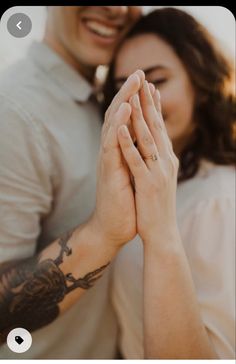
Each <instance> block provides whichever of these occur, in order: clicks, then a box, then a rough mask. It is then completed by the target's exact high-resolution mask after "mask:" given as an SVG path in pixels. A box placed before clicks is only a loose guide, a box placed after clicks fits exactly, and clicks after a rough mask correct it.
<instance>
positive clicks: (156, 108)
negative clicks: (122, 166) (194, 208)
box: [118, 81, 178, 243]
mask: <svg viewBox="0 0 236 364" xmlns="http://www.w3.org/2000/svg"><path fill="white" fill-rule="evenodd" d="M130 105H131V107H132V112H131V120H132V125H133V129H134V132H135V134H136V138H137V144H138V148H136V147H135V145H134V144H133V141H132V138H131V136H130V133H129V130H128V128H127V126H126V125H122V126H120V127H119V129H118V140H119V144H120V147H121V150H122V153H123V156H124V158H125V160H126V162H127V164H128V167H129V169H130V171H131V173H132V175H133V177H134V184H135V205H136V214H137V231H138V233H139V235H140V236H141V238H142V240H143V242H144V243H145V242H146V241H149V240H150V239H151V240H153V238H154V237H155V236H157V234H158V236H159V237H160V235H162V234H164V235H163V236H165V239H166V237H167V236H168V235H166V234H171V232H172V231H174V232H176V225H177V224H176V186H177V172H178V159H177V157H176V156H175V154H174V152H173V149H172V144H171V142H170V140H169V137H168V135H167V132H166V128H165V124H164V122H163V119H162V115H161V107H160V94H159V92H158V91H156V90H155V89H154V87H153V85H149V84H148V82H147V81H145V82H144V84H143V87H142V88H141V90H140V92H139V94H138V93H136V94H135V95H134V96H132V97H131V99H130ZM158 240H160V239H158Z"/></svg>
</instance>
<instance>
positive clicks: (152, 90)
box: [148, 83, 156, 96]
mask: <svg viewBox="0 0 236 364" xmlns="http://www.w3.org/2000/svg"><path fill="white" fill-rule="evenodd" d="M148 86H149V90H150V92H151V95H152V96H153V95H154V92H155V90H156V89H155V86H154V85H153V83H149V84H148Z"/></svg>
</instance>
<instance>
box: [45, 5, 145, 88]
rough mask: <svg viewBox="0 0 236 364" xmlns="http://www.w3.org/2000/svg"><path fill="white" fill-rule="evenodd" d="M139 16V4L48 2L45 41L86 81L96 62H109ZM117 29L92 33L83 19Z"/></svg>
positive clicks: (100, 63) (91, 78) (91, 77)
mask: <svg viewBox="0 0 236 364" xmlns="http://www.w3.org/2000/svg"><path fill="white" fill-rule="evenodd" d="M140 16H141V7H139V6H49V7H48V18H47V23H46V31H45V36H44V42H45V43H47V44H48V45H49V46H50V47H51V48H52V49H54V51H56V52H57V53H58V54H60V55H61V56H62V58H63V59H64V60H65V61H66V62H67V63H69V64H70V65H71V66H72V67H74V68H75V69H77V70H78V71H79V72H80V73H81V74H82V75H83V76H84V77H86V78H87V79H88V80H89V81H92V80H93V76H94V72H95V69H96V67H97V66H98V65H102V64H103V65H104V64H108V63H109V62H110V60H111V57H112V55H113V52H114V50H115V48H116V47H117V45H118V44H119V42H120V41H121V39H122V38H123V37H124V35H125V34H126V32H127V31H128V30H129V28H130V27H131V26H132V25H133V24H134V22H135V21H136V20H137V19H138V18H139V17H140ZM88 19H89V20H96V21H98V22H99V23H100V24H102V25H106V26H109V27H110V28H112V29H117V27H119V29H118V32H117V34H116V36H115V37H110V38H105V37H99V36H97V35H95V34H94V33H93V32H91V30H89V29H88V27H87V26H86V20H88Z"/></svg>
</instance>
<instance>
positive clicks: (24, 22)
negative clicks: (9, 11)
mask: <svg viewBox="0 0 236 364" xmlns="http://www.w3.org/2000/svg"><path fill="white" fill-rule="evenodd" d="M31 29H32V22H31V19H30V18H29V17H28V15H26V14H24V13H16V14H13V15H11V16H10V18H9V19H8V21H7V30H8V32H9V33H10V34H11V35H12V36H13V37H16V38H24V37H26V36H27V35H28V34H29V33H30V31H31Z"/></svg>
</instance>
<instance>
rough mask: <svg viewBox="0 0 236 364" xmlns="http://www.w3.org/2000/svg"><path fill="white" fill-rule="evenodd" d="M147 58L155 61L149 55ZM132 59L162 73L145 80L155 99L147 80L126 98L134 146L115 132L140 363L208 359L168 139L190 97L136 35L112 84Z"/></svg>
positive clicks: (181, 74)
mask: <svg viewBox="0 0 236 364" xmlns="http://www.w3.org/2000/svg"><path fill="white" fill-rule="evenodd" d="M149 41H150V44H148V43H149ZM155 42H156V46H155V44H154V43H155ZM138 45H139V47H140V48H139V47H138ZM148 50H149V53H148ZM154 51H155V52H154ZM152 53H153V54H154V53H155V56H156V58H155V57H151V54H152ZM144 55H145V57H144ZM149 56H150V57H149ZM154 58H155V59H154ZM132 60H133V63H134V64H135V65H134V67H135V68H136V67H140V68H142V69H143V70H146V69H147V68H149V67H150V66H154V65H155V66H156V65H157V66H163V67H165V71H164V70H161V71H160V70H159V69H158V71H155V75H154V76H155V77H154V76H153V74H148V75H147V78H149V80H150V78H151V77H154V79H155V80H158V82H159V88H160V92H161V94H162V96H161V99H160V93H159V91H157V90H155V86H154V85H153V84H149V83H148V82H147V81H145V82H144V83H143V85H142V86H141V88H140V90H139V92H137V93H136V94H135V95H134V96H132V97H131V98H130V99H129V103H128V104H129V106H130V108H131V110H130V119H131V121H132V127H133V131H134V133H135V137H136V141H137V148H136V147H135V145H134V142H133V138H132V137H131V134H130V132H129V129H128V127H127V125H121V126H120V127H119V128H118V131H117V135H118V141H119V145H120V148H121V150H122V154H123V157H124V159H125V161H126V163H127V166H128V168H129V170H130V172H131V175H132V178H133V179H134V186H135V188H134V201H135V208H136V219H137V232H138V234H139V235H140V237H141V239H142V241H143V245H144V275H143V279H144V281H143V283H144V295H143V297H144V299H143V310H144V311H143V320H144V322H143V324H144V353H145V358H148V359H155V358H156V359H157V358H158V359H216V358H217V355H216V353H215V351H214V348H213V347H212V345H211V342H210V340H209V337H208V333H207V330H206V327H205V326H204V322H203V320H202V318H201V315H200V311H199V306H198V301H197V296H196V293H195V289H194V283H193V280H192V276H191V271H190V267H189V264H188V260H187V258H186V255H185V251H184V249H183V244H182V242H181V237H180V233H179V230H178V224H177V220H176V189H177V174H178V165H179V163H178V159H177V157H176V154H175V153H174V150H173V146H172V143H171V140H170V138H169V136H171V138H172V140H173V144H174V145H175V142H176V141H178V143H177V145H178V147H180V148H181V147H182V146H183V144H184V139H185V138H186V137H187V135H189V133H190V131H191V130H192V122H191V115H192V108H193V104H194V93H193V90H192V87H191V83H190V80H189V79H188V77H187V73H186V72H185V70H184V68H183V66H182V64H181V62H180V61H179V60H178V58H177V56H176V55H175V54H174V53H173V50H172V49H171V48H170V47H169V46H168V44H167V43H164V42H163V41H162V40H160V39H159V38H158V37H156V36H154V35H153V36H151V35H146V36H145V35H142V36H139V37H135V38H134V39H132V40H129V41H127V42H125V44H124V46H123V47H122V48H121V51H120V53H119V54H118V58H117V63H116V65H117V68H116V71H115V72H116V77H117V79H118V81H119V82H120V79H121V78H123V77H126V75H127V74H128V73H129V72H130V71H131V69H132V67H131V64H132V62H131V61H132ZM137 60H138V61H137ZM154 62H155V63H154ZM163 78H164V80H165V81H163ZM160 79H162V81H161V83H160ZM121 81H122V80H121ZM160 86H161V87H160ZM161 100H162V102H161ZM161 104H162V106H161ZM161 109H162V110H163V114H164V115H165V118H163V116H162V112H161ZM164 120H165V121H164ZM180 140H181V143H180V142H179V141H180ZM153 156H155V158H153ZM173 297H174V300H173Z"/></svg>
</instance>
